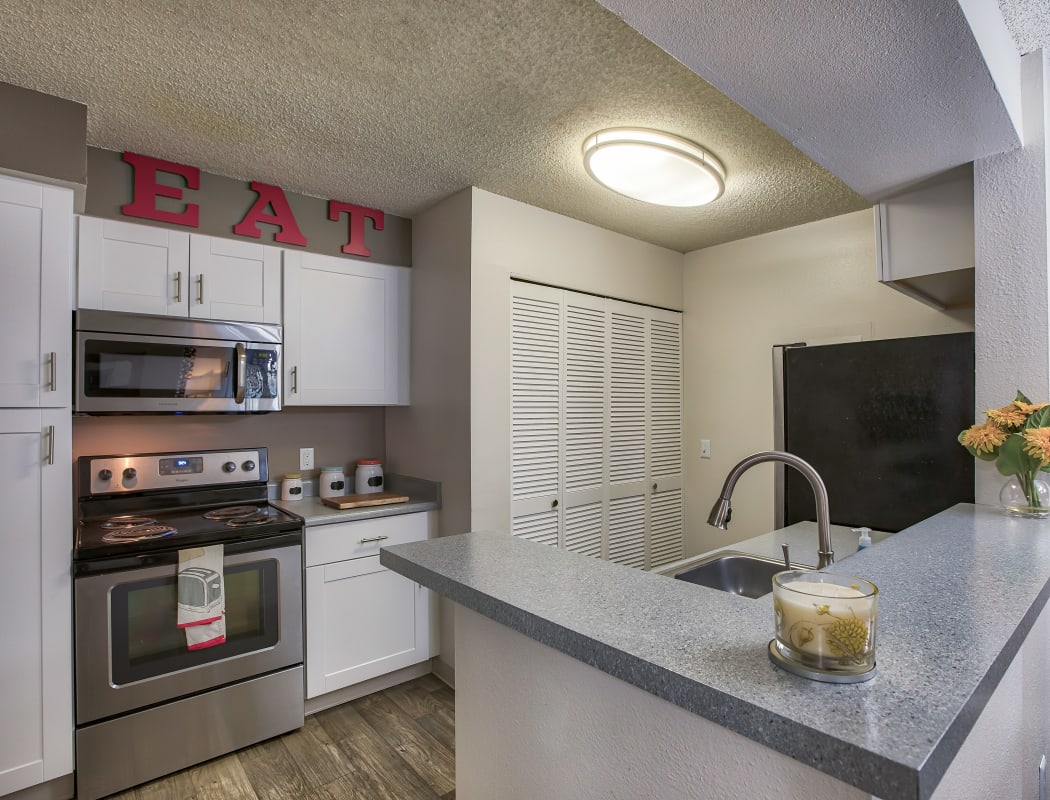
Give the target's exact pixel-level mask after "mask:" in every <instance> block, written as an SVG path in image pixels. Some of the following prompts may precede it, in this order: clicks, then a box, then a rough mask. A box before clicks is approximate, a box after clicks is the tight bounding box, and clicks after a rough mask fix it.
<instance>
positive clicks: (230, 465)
mask: <svg viewBox="0 0 1050 800" xmlns="http://www.w3.org/2000/svg"><path fill="white" fill-rule="evenodd" d="M235 469H237V465H236V464H234V463H233V462H232V461H227V462H226V463H225V464H223V465H222V471H223V472H233V471H234V470H235Z"/></svg>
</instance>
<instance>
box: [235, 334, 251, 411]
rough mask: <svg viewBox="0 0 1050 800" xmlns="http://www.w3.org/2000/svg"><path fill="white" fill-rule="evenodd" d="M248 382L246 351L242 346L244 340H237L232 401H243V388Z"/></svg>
mask: <svg viewBox="0 0 1050 800" xmlns="http://www.w3.org/2000/svg"><path fill="white" fill-rule="evenodd" d="M247 383H248V353H247V348H245V346H244V342H237V388H236V390H235V393H234V396H233V401H234V402H235V403H243V402H244V390H245V386H246V384H247Z"/></svg>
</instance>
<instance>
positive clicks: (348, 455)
mask: <svg viewBox="0 0 1050 800" xmlns="http://www.w3.org/2000/svg"><path fill="white" fill-rule="evenodd" d="M226 447H228V448H240V447H243V448H249V447H266V448H267V449H268V456H269V460H270V480H271V481H275V480H277V479H278V478H279V477H280V476H281V475H282V474H284V473H286V472H300V470H299V448H300V447H312V448H314V459H315V463H316V464H317V467H318V469H315V470H313V471H312V472H309V473H306V475H310V476H314V477H316V475H317V473H318V471H319V468H320V467H323V466H329V465H331V466H335V465H342V466H344V467H347V468H348V469H350V468H351V466H352V465H353V463H354V461H356V460H357V459H359V458H383V457H384V441H383V409H382V408H370V407H369V408H364V407H362V408H295V407H293V408H286V409H285V410H283V411H278V412H275V413H273V414H194V415H187V416H175V415H174V414H172V415H168V416H154V415H144V416H112V417H108V416H103V417H74V418H73V456H74V457H77V456H81V455H108V454H118V453H154V452H156V453H163V452H169V451H182V450H191V449H201V450H205V449H207V450H214V449H218V448H226ZM348 474H350V475H352V474H353V472H352V470H351V471H350V472H349V473H348ZM304 477H305V476H304ZM420 477H424V478H425V477H427V476H426V475H421V476H420Z"/></svg>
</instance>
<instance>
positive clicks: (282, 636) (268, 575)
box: [73, 533, 303, 725]
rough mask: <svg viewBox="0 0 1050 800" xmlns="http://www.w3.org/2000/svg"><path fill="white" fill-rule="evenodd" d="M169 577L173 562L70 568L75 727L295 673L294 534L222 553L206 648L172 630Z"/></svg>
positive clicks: (132, 559) (127, 560)
mask: <svg viewBox="0 0 1050 800" xmlns="http://www.w3.org/2000/svg"><path fill="white" fill-rule="evenodd" d="M117 566H119V569H114V567H117ZM177 569H178V554H177V553H159V554H151V555H143V556H124V557H118V558H115V559H110V560H103V561H97V562H77V564H76V565H75V570H74V572H75V579H74V584H73V591H74V597H75V611H76V622H75V625H76V642H75V662H76V705H77V724H78V725H83V724H84V723H87V722H91V721H93V720H98V719H102V718H104V717H110V716H113V715H115V714H121V713H124V712H126V711H131V710H134V709H138V708H143V707H145V706H149V705H153V704H156V703H161V702H165V701H169V700H173V699H176V698H179V697H185V696H187V695H192V694H195V693H197V692H202V691H206V690H208V689H214V688H216V687H218V686H223V685H225V684H229V683H233V682H235V681H239V680H243V679H246V678H252V677H255V676H258V675H261V674H263V673H267V672H270V671H272V670H277V669H282V668H284V667H289V666H292V665H295V664H300V663H302V660H303V639H302V625H303V608H302V597H303V594H302V569H303V566H302V547H301V534H299V533H295V534H287V535H285V536H276V537H271V538H267V539H261V540H255V541H249V542H240V543H235V544H227V545H226V549H225V557H224V560H223V572H224V576H225V591H226V642H225V643H224V644H220V645H216V646H214V647H208V648H205V649H203V650H193V651H190V650H188V649H187V647H186V634H185V631H182V630H179V629H178V628H177V627H176V614H177V611H176V609H177V603H178V597H177V595H178V592H177V586H176V573H177ZM106 570H109V571H106Z"/></svg>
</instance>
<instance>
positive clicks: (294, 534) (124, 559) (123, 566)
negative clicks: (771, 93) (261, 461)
mask: <svg viewBox="0 0 1050 800" xmlns="http://www.w3.org/2000/svg"><path fill="white" fill-rule="evenodd" d="M302 542H303V533H302V530H301V529H300V530H296V531H288V532H286V533H278V534H273V535H270V536H261V537H259V538H258V539H242V540H239V541H232V542H224V543H223V555H224V556H236V555H241V554H243V553H259V552H265V551H268V550H275V549H277V548H281V547H300V546H302ZM178 564H179V553H178V551H177V550H161V551H158V552H153V553H140V554H137V555H123V556H121V555H115V556H111V557H104V558H99V559H96V560H89V561H74V562H73V570H72V572H73V577H75V578H84V577H87V576H89V575H102V574H104V573H107V572H123V571H125V570H130V569H143V568H145V567H164V566H173V567H177V566H178Z"/></svg>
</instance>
